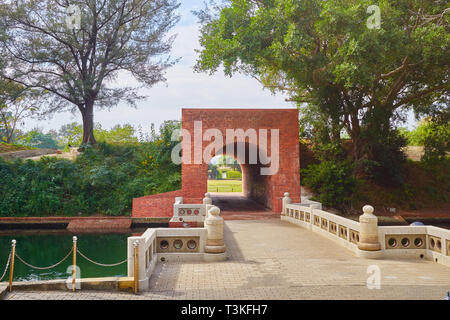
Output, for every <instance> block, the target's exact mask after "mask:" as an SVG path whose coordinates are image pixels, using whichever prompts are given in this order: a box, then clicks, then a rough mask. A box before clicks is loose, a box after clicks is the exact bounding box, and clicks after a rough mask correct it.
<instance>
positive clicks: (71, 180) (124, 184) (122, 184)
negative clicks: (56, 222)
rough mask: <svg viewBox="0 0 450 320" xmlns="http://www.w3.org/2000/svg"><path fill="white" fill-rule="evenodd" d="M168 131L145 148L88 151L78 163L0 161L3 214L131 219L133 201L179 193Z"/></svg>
mask: <svg viewBox="0 0 450 320" xmlns="http://www.w3.org/2000/svg"><path fill="white" fill-rule="evenodd" d="M169 131H170V130H169ZM169 131H167V132H165V131H164V130H161V132H163V133H162V134H161V135H160V136H158V137H157V139H154V140H152V141H150V142H146V143H142V144H138V143H132V144H120V145H111V144H106V143H99V144H98V145H96V146H95V147H89V146H84V147H83V150H84V152H83V153H82V154H81V155H80V156H79V157H78V158H77V159H76V160H75V161H73V162H72V161H69V160H63V159H57V158H49V157H43V158H41V160H39V161H31V160H28V161H25V162H24V161H22V160H17V161H15V162H6V161H4V160H2V159H0V181H1V184H0V199H1V201H0V215H6V216H49V215H64V216H72V215H77V214H80V213H81V214H85V215H91V214H104V215H129V214H130V213H131V207H132V201H133V198H136V197H141V196H144V195H150V194H155V193H161V192H166V191H172V190H176V189H179V188H180V185H181V174H180V166H179V165H175V164H174V163H172V161H171V159H170V152H171V149H172V145H173V144H176V143H177V142H176V141H174V142H172V141H171V140H170V137H171V135H170V134H169V133H168V132H169Z"/></svg>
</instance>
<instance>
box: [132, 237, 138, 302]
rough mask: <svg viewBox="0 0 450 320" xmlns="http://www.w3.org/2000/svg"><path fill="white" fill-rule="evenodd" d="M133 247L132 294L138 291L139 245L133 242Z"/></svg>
mask: <svg viewBox="0 0 450 320" xmlns="http://www.w3.org/2000/svg"><path fill="white" fill-rule="evenodd" d="M133 247H134V293H135V294H137V293H138V291H139V243H138V242H137V241H135V242H134V243H133Z"/></svg>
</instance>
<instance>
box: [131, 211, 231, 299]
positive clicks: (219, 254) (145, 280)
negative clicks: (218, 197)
mask: <svg viewBox="0 0 450 320" xmlns="http://www.w3.org/2000/svg"><path fill="white" fill-rule="evenodd" d="M208 206H211V208H209V214H208V216H207V218H206V219H205V228H154V229H147V230H146V231H145V232H144V233H143V234H142V235H141V236H139V237H136V236H135V237H129V238H128V276H129V277H134V248H135V246H136V245H137V247H138V249H137V250H138V261H139V264H138V269H139V271H138V272H139V277H138V278H139V291H143V290H147V289H148V288H149V280H150V277H151V275H152V273H153V271H154V269H155V266H156V264H157V263H158V262H174V261H209V262H212V261H223V260H226V258H227V253H226V247H225V244H224V241H223V218H221V217H220V216H219V214H220V209H219V208H217V207H214V206H212V205H210V204H208Z"/></svg>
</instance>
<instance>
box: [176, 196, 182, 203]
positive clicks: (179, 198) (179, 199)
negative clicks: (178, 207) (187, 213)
mask: <svg viewBox="0 0 450 320" xmlns="http://www.w3.org/2000/svg"><path fill="white" fill-rule="evenodd" d="M175 204H183V197H175Z"/></svg>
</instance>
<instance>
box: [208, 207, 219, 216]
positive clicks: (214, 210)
mask: <svg viewBox="0 0 450 320" xmlns="http://www.w3.org/2000/svg"><path fill="white" fill-rule="evenodd" d="M208 212H209V214H210V215H213V216H218V215H219V214H220V209H219V208H218V207H212V208H211V209H209V211H208Z"/></svg>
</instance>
